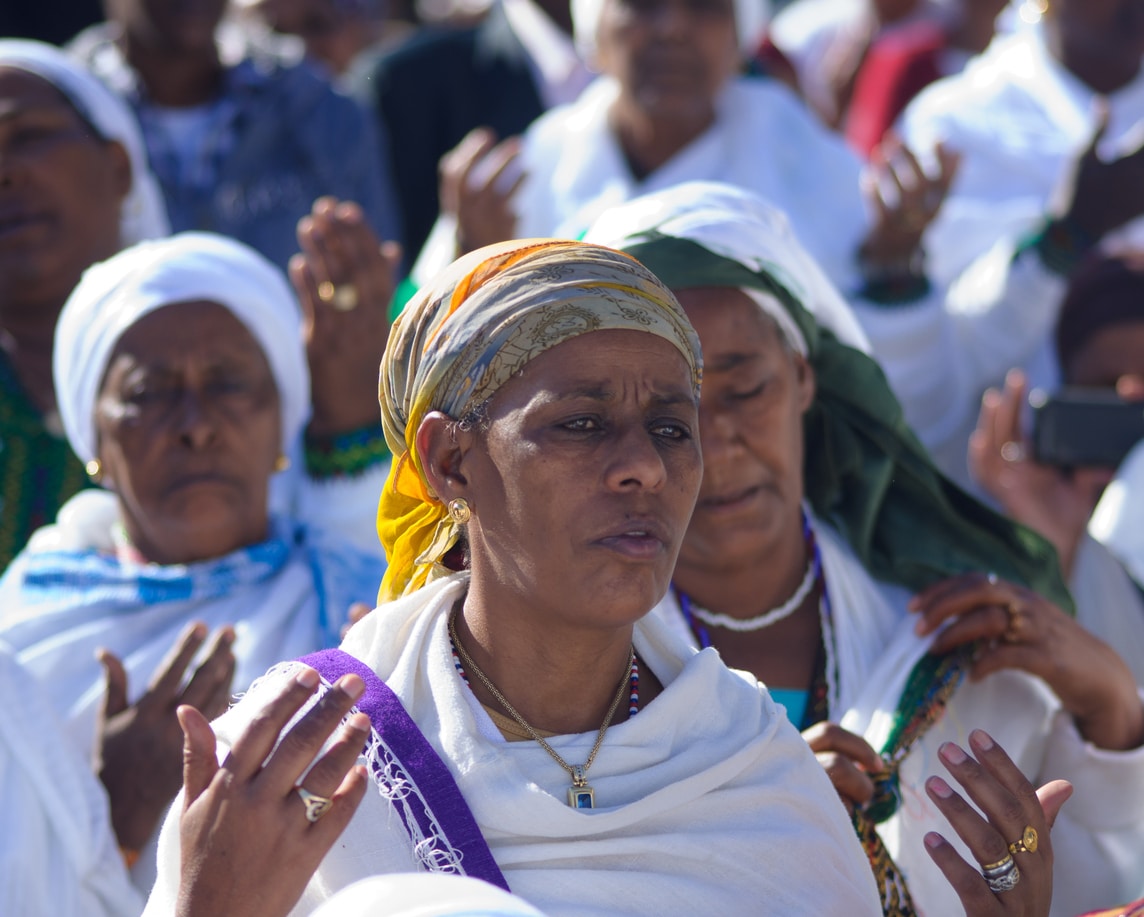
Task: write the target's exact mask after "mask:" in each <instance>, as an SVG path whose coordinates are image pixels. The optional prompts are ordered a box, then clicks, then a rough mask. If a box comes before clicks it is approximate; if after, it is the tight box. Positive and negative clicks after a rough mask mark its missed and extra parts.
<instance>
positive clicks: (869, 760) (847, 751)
mask: <svg viewBox="0 0 1144 917" xmlns="http://www.w3.org/2000/svg"><path fill="white" fill-rule="evenodd" d="M802 737H803V739H805V740H806V743H807V744H808V745H809V746H810V749H811V751H814V752H820V751H823V752H825V751H833V752H838V753H840V754H843V755H845V756H846V757H847V758H849V759H850V760H852V761H854V762H855V763H856V764H858V765H859V766H860V767H862V768H864V769H866V770H867V771H880V770H882V769H883V768H885V766H886V762H885V761H883V760H882V756H881V755H879V754H878V753H877V752H876V751H875V750H874V749H873V747H872V746H871V745H870V743H869V742H867V741H866V740H865V739H864V738H862V736H860V735H855V734H854V733H853V732H850V731H849V730H846V729H843V728H842V727H841V726H839V725H838V724H837V723H817V724H815V725H814V726H811V727H810V728H809V729H807V730H806V731H805V732H803V734H802Z"/></svg>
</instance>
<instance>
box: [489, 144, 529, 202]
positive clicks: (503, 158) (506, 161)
mask: <svg viewBox="0 0 1144 917" xmlns="http://www.w3.org/2000/svg"><path fill="white" fill-rule="evenodd" d="M520 149H521V143H520V138H519V137H509V138H508V139H507V140H505V141H503V142H502V143H499V144H497V146H496V147H495V148H494V149H493V151H492V152H491V153H490V154H489V161H488V163H487V167H488V168H489V169H491V170H492V171H491V173H490V174H489V176H488V179H487V180H486V181H485V187H487V188H490V189H496V188H498V185H499V183H500V181H501V180H502V178H503V177H504V176H505V174H506V173H507V172H508V170H509V169H510V168H511V167H512V166H513V164H514V163H517V161H518V160H519V159H520ZM519 180H520V176H519V175H518V176H517V179H516V181H517V182H519Z"/></svg>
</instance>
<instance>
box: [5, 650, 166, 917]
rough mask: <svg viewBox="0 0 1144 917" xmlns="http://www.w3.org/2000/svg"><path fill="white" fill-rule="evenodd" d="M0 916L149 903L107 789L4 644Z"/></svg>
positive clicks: (113, 912) (94, 913)
mask: <svg viewBox="0 0 1144 917" xmlns="http://www.w3.org/2000/svg"><path fill="white" fill-rule="evenodd" d="M0 697H2V698H3V699H4V702H3V703H2V704H0V812H3V813H4V819H5V823H6V826H7V830H6V831H5V839H4V841H3V843H2V844H0V848H2V851H3V852H2V853H0V914H6V915H11V917H17V915H20V917H37V915H47V914H52V915H54V917H135V915H137V914H138V913H139V912H140V911H141V910H142V909H143V900H142V898H140V897H139V893H138V892H137V891H136V890H135V889H134V888H133V887H132V886H131V883H130V882H129V881H128V879H127V870H126V869H125V868H124V865H123V858H122V857H121V856H120V854H119V846H118V844H117V843H116V840H115V835H114V834H113V833H112V830H111V819H110V816H109V814H108V808H107V796H106V795H105V793H104V791H103V787H102V786H100V785H99V781H97V780H96V779H95V777H94V776H93V775H92V773H91V768H90V766H89V765H88V763H87V760H86V759H85V758H83V757H82V756H80V755H79V754H77V753H76V752H75V751H73V750H72V749H71V748H69V747H68V743H67V739H66V738H64V736H63V731H62V724H61V723H60V722H59V718H58V717H57V716H56V713H55V711H54V710H52V709H51V707H50V706H49V705H48V704H47V703H45V701H44V697H43V693H42V691H41V690H40V688H39V686H38V685H37V683H36V679H35V678H34V677H33V676H32V674H31V673H30V672H27V671H25V670H24V669H22V668H21V667H20V665H19V663H18V662H17V661H16V656H15V654H14V653H13V652H12V650H11V649H10V648H9V647H8V646H7V645H6V644H4V643H0Z"/></svg>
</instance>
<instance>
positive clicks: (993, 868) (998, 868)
mask: <svg viewBox="0 0 1144 917" xmlns="http://www.w3.org/2000/svg"><path fill="white" fill-rule="evenodd" d="M1012 862H1013V856H1012V854H1009V853H1007V854H1005V856H1004V857H1003V858H1002V859H1000V860H998V861H997V862H996V863H990V864H988V865H987V866H982V867H981V871H982V872H986V873H990V872H992V873H997V872H1004V871H1005V870H1006V869H1008V868H1009V864H1010V863H1012Z"/></svg>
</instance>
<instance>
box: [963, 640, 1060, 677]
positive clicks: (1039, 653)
mask: <svg viewBox="0 0 1144 917" xmlns="http://www.w3.org/2000/svg"><path fill="white" fill-rule="evenodd" d="M1046 661H1048V660H1046V658H1045V651H1044V649H1043V648H1041V647H1039V646H1035V645H1032V644H1028V643H1007V642H1005V641H1003V640H1002V641H1000V642H998V643H996V644H995V645H993V646H990V647H989V648H988V649H985V650H983V651H982V652H981V654H980V655H979V656H978V658H977V659H976V660H975V661H974V663H973V670H972V671H971V672H970V675H969V677H970V680H971V681H974V682H978V681H982V680H983V679H985V678H988V677H989V676H990V675H993V674H994V673H996V672H1003V671H1005V670H1006V669H1017V670H1020V671H1024V672H1029V673H1032V674H1039V673H1040V670H1041V669H1042V667H1043V665H1044V663H1045V662H1046Z"/></svg>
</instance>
